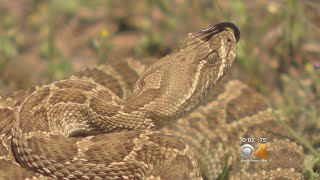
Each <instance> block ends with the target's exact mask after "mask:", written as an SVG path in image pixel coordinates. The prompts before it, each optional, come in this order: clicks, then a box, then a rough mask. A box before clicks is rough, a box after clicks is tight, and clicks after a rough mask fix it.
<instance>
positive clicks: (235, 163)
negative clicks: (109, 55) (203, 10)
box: [0, 23, 303, 179]
mask: <svg viewBox="0 0 320 180" xmlns="http://www.w3.org/2000/svg"><path fill="white" fill-rule="evenodd" d="M239 37H240V32H239V30H238V28H237V27H236V26H235V25H233V24H231V23H220V24H217V25H214V26H212V27H210V28H208V29H205V30H202V31H200V32H197V33H190V34H189V35H188V37H187V38H186V41H185V42H186V43H185V45H184V46H183V47H182V48H181V49H180V50H179V51H177V52H174V53H172V54H169V55H167V56H165V57H164V58H162V59H160V60H158V61H156V62H155V63H153V64H152V65H151V66H149V67H148V68H146V66H145V65H144V64H143V62H142V61H133V60H127V61H119V62H116V61H110V62H109V64H106V65H102V66H99V67H91V68H87V69H85V70H83V71H81V72H78V73H76V74H75V75H74V76H72V77H70V78H68V79H66V80H62V81H58V82H54V83H52V84H49V85H44V86H41V87H34V88H30V89H28V90H22V91H18V92H16V93H14V94H13V95H10V96H8V97H3V98H2V99H0V141H1V143H0V150H1V151H0V179H23V178H29V179H32V178H35V179H37V178H40V179H47V178H49V179H50V178H58V179H62V178H69V179H101V178H102V179H202V178H205V179H214V178H217V177H218V175H219V173H221V172H222V170H223V168H224V167H231V168H230V175H229V178H231V179H241V178H246V179H263V178H272V177H273V178H279V177H289V178H292V179H302V178H303V168H302V155H303V154H302V149H301V147H300V146H299V145H297V144H296V143H294V142H293V141H292V140H291V139H289V138H288V136H287V134H286V133H285V132H284V131H283V129H282V128H281V126H280V125H278V124H277V123H276V121H275V117H274V116H273V114H272V112H271V109H270V107H269V106H267V102H266V100H265V99H264V98H263V97H262V96H261V95H259V94H258V93H256V92H254V91H253V90H251V89H250V88H248V87H247V86H246V85H245V84H243V83H241V82H240V81H237V80H232V78H230V77H228V78H227V79H225V80H224V82H220V83H219V85H217V86H216V84H217V83H218V81H219V80H220V79H221V78H222V77H223V76H224V75H225V73H226V72H227V70H228V69H229V68H230V67H231V65H232V64H233V62H234V60H235V56H236V44H237V41H238V40H239ZM147 64H148V63H147ZM212 87H215V88H213V89H214V90H213V91H212V90H211V89H212ZM200 105H202V106H200ZM199 106H200V108H199V109H197V108H198V107H199ZM195 109H197V111H194V110H195ZM178 119H179V120H178ZM176 120H178V121H177V122H175V123H172V122H174V121H176ZM168 124H169V125H168ZM167 125H168V126H167ZM250 136H254V137H257V138H258V137H264V136H266V137H268V138H269V140H268V143H267V145H268V148H269V149H268V153H269V154H268V160H269V162H267V163H242V162H240V161H239V159H240V157H239V147H240V146H239V137H250Z"/></svg>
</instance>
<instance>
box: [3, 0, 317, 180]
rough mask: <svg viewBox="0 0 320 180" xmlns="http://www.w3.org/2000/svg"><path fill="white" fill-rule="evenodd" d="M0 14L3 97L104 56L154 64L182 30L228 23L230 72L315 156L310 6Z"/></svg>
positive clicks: (23, 6) (35, 6) (312, 172)
mask: <svg viewBox="0 0 320 180" xmlns="http://www.w3.org/2000/svg"><path fill="white" fill-rule="evenodd" d="M0 15H1V18H0V95H6V94H8V93H9V92H12V91H14V90H17V89H22V88H27V87H30V86H33V85H39V84H44V83H48V82H51V81H54V80H58V79H62V78H64V77H66V76H68V75H70V74H72V73H73V72H74V71H77V70H79V69H81V68H83V67H85V66H93V65H96V64H100V63H104V62H106V61H108V59H110V58H126V57H132V58H135V59H140V58H159V57H161V56H163V55H165V54H167V53H169V52H171V51H173V50H175V49H177V47H179V44H180V43H181V42H182V40H183V38H184V37H185V36H186V34H187V33H188V32H194V31H199V30H201V29H204V28H206V27H208V26H210V25H212V24H215V23H217V22H221V21H231V22H234V23H235V24H237V26H238V27H239V28H240V30H241V39H240V42H239V45H238V58H237V64H236V65H235V66H236V67H235V69H236V70H234V71H236V72H237V73H236V74H237V76H239V79H241V80H242V81H244V82H246V83H247V84H249V85H250V86H252V87H253V88H255V89H256V90H257V91H259V92H261V93H262V94H264V95H265V96H266V97H268V98H269V100H270V102H271V103H272V105H273V106H274V107H276V108H277V109H279V111H280V112H281V113H282V114H283V115H284V117H286V119H287V120H288V121H289V122H290V123H289V125H290V126H291V127H293V128H294V130H295V131H296V132H297V133H298V134H299V135H300V136H301V137H303V138H305V139H307V141H308V142H309V143H310V144H311V145H312V146H313V147H314V148H315V149H317V150H318V151H320V78H319V75H320V2H319V1H317V0H283V1H277V0H261V1H251V0H242V1H227V0H225V1H222V0H221V1H218V0H213V1H209V0H199V1H196V0H189V1H182V0H169V1H164V0H159V1H155V0H148V1H111V0H105V1H98V0H91V1H87V0H68V1H64V0H15V1H10V0H0ZM307 154H308V152H307ZM319 170H320V162H319V159H317V158H316V157H315V156H313V155H311V154H310V155H307V156H306V177H308V178H310V179H311V178H315V177H319V175H317V173H319Z"/></svg>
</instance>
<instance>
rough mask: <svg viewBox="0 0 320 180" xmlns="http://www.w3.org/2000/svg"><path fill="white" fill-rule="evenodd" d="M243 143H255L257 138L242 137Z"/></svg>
mask: <svg viewBox="0 0 320 180" xmlns="http://www.w3.org/2000/svg"><path fill="white" fill-rule="evenodd" d="M240 142H241V143H254V142H256V138H252V137H248V138H244V137H243V138H240Z"/></svg>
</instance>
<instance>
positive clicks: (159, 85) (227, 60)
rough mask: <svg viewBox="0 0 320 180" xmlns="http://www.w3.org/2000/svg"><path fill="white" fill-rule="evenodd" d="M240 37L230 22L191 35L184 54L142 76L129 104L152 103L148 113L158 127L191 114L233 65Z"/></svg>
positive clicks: (147, 105) (168, 58) (167, 58)
mask: <svg viewBox="0 0 320 180" xmlns="http://www.w3.org/2000/svg"><path fill="white" fill-rule="evenodd" d="M239 38H240V31H239V29H238V28H237V27H236V26H235V25H234V24H232V23H229V22H223V23H219V24H216V25H214V26H212V27H210V28H207V29H204V30H201V31H199V32H196V33H189V34H188V37H187V38H186V41H185V42H186V44H184V45H185V46H184V47H182V48H181V50H180V51H178V52H175V53H172V54H169V55H167V56H165V57H164V58H162V59H160V60H159V61H157V62H156V63H154V64H153V65H151V66H150V67H149V68H147V70H146V71H145V72H144V73H143V74H142V75H141V76H140V78H139V79H138V81H137V82H136V84H135V87H134V89H133V96H132V100H131V101H130V103H128V104H131V106H138V105H135V104H138V102H149V103H144V107H145V108H144V110H145V111H147V114H151V115H150V116H149V117H157V118H156V119H157V120H153V121H154V122H156V123H155V124H156V125H155V126H156V127H162V126H164V125H165V124H167V123H168V122H169V121H172V120H175V119H178V118H180V117H181V116H183V115H185V114H186V113H187V112H191V111H192V110H194V109H195V108H197V107H198V105H199V104H200V102H201V101H202V100H203V99H205V98H206V97H207V94H208V92H209V90H210V89H211V87H213V86H214V85H215V84H217V82H218V81H219V80H220V79H221V77H223V76H224V75H225V74H226V72H227V71H228V69H229V68H230V67H231V65H232V64H233V62H234V60H235V57H236V50H237V42H238V40H239ZM130 108H133V107H130Z"/></svg>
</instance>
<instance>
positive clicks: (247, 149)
mask: <svg viewBox="0 0 320 180" xmlns="http://www.w3.org/2000/svg"><path fill="white" fill-rule="evenodd" d="M253 154H254V148H253V147H252V146H251V145H250V144H244V145H242V146H241V147H240V156H241V157H242V158H244V159H249V158H251V157H252V156H253Z"/></svg>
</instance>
